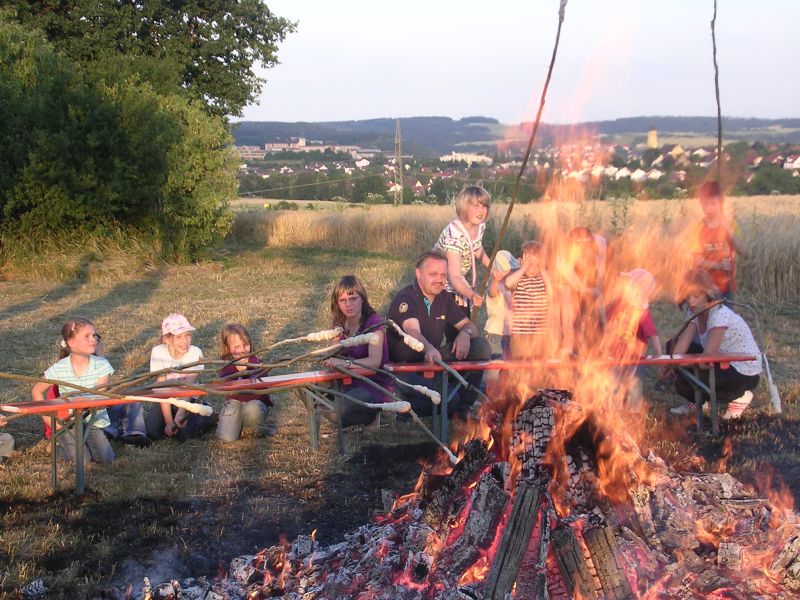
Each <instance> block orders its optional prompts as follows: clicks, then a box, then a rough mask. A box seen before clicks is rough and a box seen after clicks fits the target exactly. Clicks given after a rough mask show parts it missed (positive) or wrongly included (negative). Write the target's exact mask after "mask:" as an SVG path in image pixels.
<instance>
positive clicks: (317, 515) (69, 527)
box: [0, 396, 800, 598]
mask: <svg viewBox="0 0 800 600" xmlns="http://www.w3.org/2000/svg"><path fill="white" fill-rule="evenodd" d="M658 400H659V399H656V404H655V406H654V408H652V409H651V412H650V418H649V419H648V420H647V432H646V435H645V439H646V440H647V443H649V448H647V447H645V448H643V449H644V450H647V449H652V450H653V451H654V452H656V453H657V454H658V455H659V456H662V457H663V458H664V459H665V460H667V462H669V463H670V464H671V465H673V466H674V467H675V468H676V469H678V470H680V471H721V470H727V471H729V472H730V473H732V474H733V475H734V476H736V477H738V478H739V479H741V480H743V481H745V482H747V483H752V484H753V485H754V486H755V487H756V488H757V489H759V490H762V493H767V491H770V490H771V491H772V492H774V493H779V492H780V491H781V490H782V489H784V488H785V489H787V490H788V491H789V493H790V494H791V496H793V497H794V496H797V495H798V494H800V457H798V453H797V451H796V449H797V448H798V447H800V446H799V444H800V420H798V418H797V417H796V416H795V415H796V413H797V410H796V408H797V398H796V397H793V396H789V397H786V398H785V399H784V403H785V406H786V408H787V409H788V410H787V411H786V414H784V415H782V416H780V417H775V416H770V415H768V414H767V413H766V410H765V409H766V407H765V406H763V405H762V406H759V407H755V408H756V410H753V411H752V412H751V411H748V413H746V415H745V417H744V418H743V419H742V420H741V421H739V422H730V423H722V425H721V430H722V431H721V433H722V435H721V436H720V437H718V438H715V437H712V436H711V435H710V434H708V433H697V432H696V431H695V430H694V425H693V422H692V420H691V419H690V418H686V419H674V418H670V417H668V415H667V408H668V407H669V406H671V404H668V403H667V402H666V401H665V402H664V403H661V402H658ZM290 420H291V421H292V422H293V423H294V424H293V423H292V422H290V423H287V424H286V425H285V426H284V427H283V428H279V431H281V433H279V435H278V436H276V437H275V438H272V439H270V440H266V441H265V440H255V439H245V440H241V441H240V442H237V443H235V444H233V445H229V446H219V444H218V442H216V441H214V440H213V439H212V438H211V436H209V437H208V438H206V439H203V440H198V441H196V442H194V443H193V444H194V445H192V443H187V444H185V445H182V446H170V447H164V446H162V447H159V446H155V447H153V448H150V449H145V450H136V451H133V450H130V451H128V450H127V449H126V448H122V447H120V448H119V450H120V454H121V455H122V456H121V458H122V460H121V461H120V463H121V464H120V467H119V468H120V471H119V473H116V474H114V476H115V477H119V476H120V475H121V474H122V473H125V472H127V471H128V470H130V468H131V464H130V463H129V464H125V460H127V458H128V457H127V456H126V454H125V452H139V453H141V454H139V455H136V460H137V461H139V464H141V461H142V456H146V453H148V452H150V453H153V454H157V455H164V460H167V459H166V456H169V460H174V461H175V463H174V464H171V463H164V464H161V463H159V464H158V465H157V466H156V467H151V469H152V470H151V471H149V472H148V471H147V469H148V467H147V466H146V465H144V464H141V467H142V471H143V474H141V475H140V476H144V477H147V478H148V485H142V486H141V491H139V492H137V487H136V486H135V485H134V487H133V488H130V489H129V490H128V491H127V492H123V491H120V492H118V493H111V491H110V490H109V489H108V485H109V484H107V482H106V481H105V480H104V477H105V476H106V475H105V472H104V471H103V470H101V469H100V468H92V469H91V470H90V473H89V479H88V481H89V486H90V488H89V491H88V492H87V494H86V495H84V496H83V497H80V498H78V497H75V496H74V495H73V494H72V493H70V492H69V491H67V492H61V493H57V494H45V495H43V496H42V497H41V498H40V499H39V498H35V499H32V498H31V496H30V495H24V494H23V493H20V494H18V495H11V496H6V497H4V499H3V501H2V502H0V522H1V523H2V525H3V527H4V528H6V529H5V531H2V532H0V538H2V541H3V543H2V544H0V571H2V570H3V568H6V569H7V568H8V567H7V566H6V565H14V563H15V562H16V563H19V562H21V561H23V560H24V559H25V558H26V554H27V555H33V554H35V556H36V558H35V570H34V568H31V571H30V572H28V571H25V570H24V569H20V573H19V579H17V580H16V581H15V580H14V579H12V578H10V577H7V578H4V577H3V574H2V573H0V598H20V597H21V596H20V594H19V591H18V590H19V581H20V580H21V581H22V582H25V581H30V580H32V579H33V578H35V577H34V576H42V577H44V579H45V581H46V582H47V583H48V585H49V586H50V587H51V589H52V590H53V593H51V594H49V595H48V598H97V597H107V598H111V597H114V596H113V594H112V591H113V588H114V587H116V589H117V590H119V589H124V585H125V584H126V583H128V582H132V583H134V584H135V585H137V586H138V585H140V584H141V581H142V577H143V576H144V575H145V574H146V575H148V576H149V577H150V578H151V580H152V581H153V582H154V583H155V582H161V581H165V580H168V579H170V578H179V579H180V578H184V577H188V576H200V575H206V576H211V577H213V576H215V575H217V574H221V573H224V571H225V570H226V568H227V565H228V564H229V563H230V560H231V559H232V558H233V557H235V556H239V555H242V554H252V553H255V552H257V551H258V550H260V549H263V548H266V547H269V546H272V545H275V544H277V543H279V542H280V541H281V540H282V539H285V540H289V541H291V540H292V539H294V538H295V537H296V536H297V535H299V534H309V533H311V532H312V531H314V530H316V532H317V534H316V537H317V539H318V540H319V541H320V542H321V543H323V544H330V543H335V542H337V541H340V540H342V539H343V537H344V535H345V534H346V533H347V532H349V531H352V530H354V529H356V528H357V527H358V526H360V525H362V524H364V523H366V522H368V521H369V520H370V519H371V518H372V516H373V514H374V513H375V511H376V510H379V509H380V508H381V506H382V499H381V491H382V490H384V489H388V490H393V491H396V492H397V493H399V494H403V493H407V492H410V491H411V490H412V489H413V487H414V484H415V482H416V480H417V478H418V476H419V474H420V471H421V468H422V466H421V463H422V462H424V461H425V460H429V459H432V458H433V457H434V456H435V454H436V447H435V446H434V445H433V444H432V443H430V442H427V441H425V439H424V438H423V437H422V435H421V434H420V433H419V432H418V431H417V430H414V429H409V428H407V427H406V428H404V427H401V426H398V428H397V429H394V428H389V429H388V430H385V431H381V432H371V431H366V430H364V431H357V432H353V433H350V434H348V436H347V439H348V454H347V456H346V457H344V458H341V459H340V458H338V456H337V453H336V448H335V443H334V438H333V436H332V435H328V436H327V437H326V438H325V439H323V442H322V443H323V446H322V449H321V450H320V451H319V452H318V453H314V452H312V451H310V450H309V449H308V442H307V437H306V436H305V435H304V432H303V429H302V425H301V424H300V423H297V422H296V421H295V419H294V418H293V419H290ZM295 424H296V425H297V427H296V428H293V427H295ZM709 427H710V422H707V423H706V428H707V429H708V428H709ZM329 431H330V430H329ZM167 446H168V445H167ZM267 450H268V451H267ZM37 452H40V451H39V450H36V449H32V450H31V451H30V452H29V454H30V455H31V463H34V462H35V463H39V464H41V462H42V461H43V460H46V457H45V456H36V453H37ZM187 457H192V458H193V459H194V460H196V461H197V467H198V468H197V469H195V473H194V475H193V476H198V477H199V476H200V474H202V473H205V475H203V477H204V478H205V479H204V481H203V482H202V483H201V484H200V485H199V486H195V487H194V488H192V489H190V490H189V492H188V493H182V492H179V491H176V490H174V489H172V488H171V487H170V485H169V481H170V479H169V478H167V477H165V476H164V475H165V473H169V472H177V471H178V469H179V465H180V464H181V463H182V462H183V461H185V460H187ZM276 457H277V458H276ZM203 463H204V464H205V466H204V467H203V466H202V465H203ZM45 464H46V463H45ZM9 468H13V465H12V466H11V467H9V466H6V467H0V469H9ZM115 468H116V467H115ZM203 469H205V471H203ZM45 473H46V471H45ZM6 474H7V475H8V473H6ZM11 475H12V477H13V474H11ZM19 477H20V478H21V477H22V475H21V474H20V475H19ZM153 481H156V482H162V483H159V484H158V485H153ZM20 486H21V487H20V489H21V490H22V488H23V487H24V485H23V484H20ZM162 487H163V493H154V490H158V489H161V488H162ZM121 497H124V500H120V499H115V498H121ZM9 528H11V529H9ZM12 529H13V530H18V531H30V532H31V533H30V534H28V536H27V537H38V538H40V539H38V543H39V546H38V547H34V548H31V547H29V546H28V547H26V546H25V545H24V544H16V545H15V544H14V543H8V541H7V539H6V537H7V535H6V534H7V533H8V532H10V531H11V530H12ZM20 535H22V534H20ZM28 544H30V542H28ZM4 566H5V567H4ZM9 570H10V569H9ZM28 573H30V574H28Z"/></svg>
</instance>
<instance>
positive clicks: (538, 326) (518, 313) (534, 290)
mask: <svg viewBox="0 0 800 600" xmlns="http://www.w3.org/2000/svg"><path fill="white" fill-rule="evenodd" d="M513 299H514V314H513V316H512V320H511V335H514V334H515V333H516V334H519V333H545V332H546V331H547V313H548V311H549V310H550V308H549V306H548V302H547V284H546V283H545V281H544V278H543V277H542V274H541V273H538V274H537V275H533V276H532V277H528V276H526V275H523V276H522V277H521V278H520V280H519V281H518V282H517V287H516V288H514V296H513Z"/></svg>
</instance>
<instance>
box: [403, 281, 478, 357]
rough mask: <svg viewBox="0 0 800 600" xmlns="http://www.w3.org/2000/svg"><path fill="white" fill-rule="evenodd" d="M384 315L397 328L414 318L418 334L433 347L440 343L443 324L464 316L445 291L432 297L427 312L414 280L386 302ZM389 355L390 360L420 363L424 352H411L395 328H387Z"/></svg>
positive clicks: (458, 320) (444, 325)
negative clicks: (386, 313) (417, 324)
mask: <svg viewBox="0 0 800 600" xmlns="http://www.w3.org/2000/svg"><path fill="white" fill-rule="evenodd" d="M388 316H389V318H390V319H391V320H392V321H394V322H395V323H397V324H398V325H399V326H400V327H402V326H403V321H405V320H406V319H417V320H418V321H419V329H420V332H421V333H422V335H424V336H425V339H427V340H428V341H429V342H430V343H431V344H433V345H434V346H435V347H437V348H439V347H440V346H441V345H442V340H443V339H444V333H445V329H446V327H447V325H453V326H455V325H456V323H460V322H461V321H463V320H464V319H465V318H466V317H465V315H464V309H462V308H461V307H460V306H459V305H458V304H456V301H455V298H453V294H451V293H450V292H448V291H446V290H445V291H443V292H442V293H440V294H439V295H438V296H436V297H435V298H434V299H433V302H432V303H431V306H430V311H429V310H428V307H427V306H426V304H425V296H424V295H423V293H422V290H420V289H419V285H418V284H417V283H416V282H414V283H413V284H412V285H409V286H407V287H404V288H403V289H402V290H400V291H399V292H398V294H397V295H396V296H395V297H394V299H393V300H392V303H391V304H390V305H389V315H388ZM389 358H390V359H391V360H392V361H393V362H422V361H423V360H424V359H425V353H424V352H415V351H414V350H412V349H411V348H409V347H408V346H406V345H405V344H404V343H403V338H401V337H400V336H399V335H398V333H397V332H396V331H394V330H392V329H389Z"/></svg>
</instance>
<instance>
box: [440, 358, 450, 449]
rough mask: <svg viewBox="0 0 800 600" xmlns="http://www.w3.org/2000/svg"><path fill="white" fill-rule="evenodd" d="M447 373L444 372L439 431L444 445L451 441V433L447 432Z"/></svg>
mask: <svg viewBox="0 0 800 600" xmlns="http://www.w3.org/2000/svg"><path fill="white" fill-rule="evenodd" d="M447 379H448V377H447V373H446V372H442V404H441V411H442V417H441V426H440V430H439V439H440V440H442V443H444V444H446V443H447V442H448V441H449V437H450V432H449V431H448V430H447V402H448V401H447Z"/></svg>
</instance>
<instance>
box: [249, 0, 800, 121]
mask: <svg viewBox="0 0 800 600" xmlns="http://www.w3.org/2000/svg"><path fill="white" fill-rule="evenodd" d="M267 5H268V6H269V7H270V10H271V11H272V12H273V13H274V14H276V15H278V16H281V17H285V18H287V19H290V20H292V21H296V22H297V31H296V32H294V33H292V34H290V35H289V36H288V37H287V39H286V40H285V41H284V42H283V43H282V44H280V46H279V50H278V59H279V60H280V63H281V64H279V65H278V66H276V67H274V68H272V69H268V70H263V69H260V70H259V74H260V75H262V76H264V77H265V78H266V79H267V83H266V85H265V86H264V90H263V92H262V94H261V96H260V98H259V103H258V104H257V105H255V104H254V105H251V106H249V107H247V108H246V109H245V110H244V114H243V117H242V119H243V120H248V121H340V120H351V119H371V118H378V117H390V118H397V117H412V116H446V117H452V118H454V119H458V118H461V117H467V116H476V115H481V116H487V117H494V118H497V119H499V120H500V121H501V122H503V123H518V122H520V121H532V120H533V118H534V117H535V114H536V109H537V108H538V104H539V96H540V94H541V90H542V86H543V85H544V81H545V76H546V74H547V66H548V64H549V61H550V57H551V54H552V49H553V43H554V41H555V35H556V29H557V24H558V6H559V2H558V0H527V1H525V0H481V1H476V0H398V1H396V2H387V1H385V0H267ZM712 16H713V0H569V1H568V3H567V7H566V18H565V21H564V24H563V27H562V33H561V40H560V45H559V49H558V56H557V58H556V63H555V67H554V71H553V78H552V81H551V84H550V88H549V90H548V93H547V103H546V105H545V110H544V114H543V120H544V121H545V122H548V123H572V122H579V121H594V120H605V119H615V118H620V117H632V116H642V115H647V116H652V115H702V116H714V115H716V104H715V100H714V79H713V78H714V70H713V63H712V45H711V28H710V22H711V17H712ZM798 23H800V0H761V1H758V2H756V1H753V0H718V15H717V25H716V31H717V60H718V63H719V68H720V96H721V106H722V113H723V115H726V116H735V117H762V118H780V117H800V102H798V100H800V77H798V76H797V73H798V70H799V69H798V66H797V60H798V56H800V54H799V53H798V50H800V42H798V40H800V36H799V35H798V33H797V32H798V25H797V24H798Z"/></svg>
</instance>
